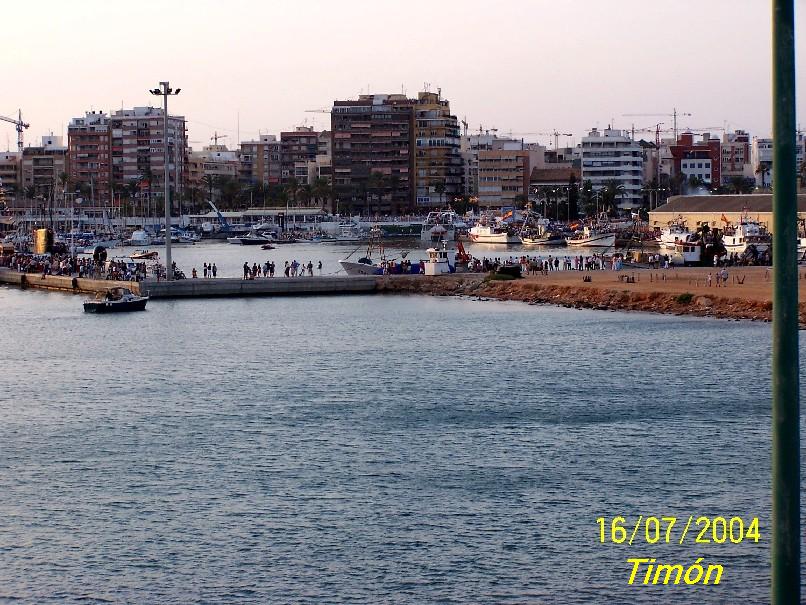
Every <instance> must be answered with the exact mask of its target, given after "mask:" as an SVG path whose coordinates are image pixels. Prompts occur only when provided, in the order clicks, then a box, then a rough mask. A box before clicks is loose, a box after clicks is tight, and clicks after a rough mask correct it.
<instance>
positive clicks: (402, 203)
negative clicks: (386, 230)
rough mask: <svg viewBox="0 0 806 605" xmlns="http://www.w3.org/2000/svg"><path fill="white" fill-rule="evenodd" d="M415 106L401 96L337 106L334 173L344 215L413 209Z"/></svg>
mask: <svg viewBox="0 0 806 605" xmlns="http://www.w3.org/2000/svg"><path fill="white" fill-rule="evenodd" d="M415 105H416V100H413V99H409V98H407V97H406V96H405V95H402V94H370V95H361V96H359V97H358V99H356V100H348V101H334V103H333V110H332V112H331V131H332V171H333V187H334V194H335V198H336V203H337V207H338V208H339V210H340V211H350V212H352V211H362V210H363V211H366V212H371V211H372V212H382V213H389V212H391V213H400V212H403V211H405V210H413V209H414V206H415V192H416V189H415V186H414V185H415V183H414V179H413V175H414V161H415V158H414V150H415V121H414V116H415V112H414V106H415ZM373 174H375V175H378V176H373V177H372V178H371V175H373ZM370 205H371V206H372V208H370Z"/></svg>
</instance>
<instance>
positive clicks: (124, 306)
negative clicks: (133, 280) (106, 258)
mask: <svg viewBox="0 0 806 605" xmlns="http://www.w3.org/2000/svg"><path fill="white" fill-rule="evenodd" d="M147 302H148V296H137V295H136V294H134V293H132V291H131V290H129V289H128V288H122V287H116V288H109V289H107V290H106V292H98V293H97V294H96V295H95V298H94V299H90V300H85V301H84V311H85V312H86V313H121V312H125V311H145V308H146V303H147Z"/></svg>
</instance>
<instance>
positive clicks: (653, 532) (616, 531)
mask: <svg viewBox="0 0 806 605" xmlns="http://www.w3.org/2000/svg"><path fill="white" fill-rule="evenodd" d="M608 521H609V522H608ZM680 521H681V522H680V523H678V518H677V517H654V516H648V517H644V515H639V516H638V517H637V518H636V519H635V521H634V522H633V521H632V520H630V521H628V520H627V519H626V518H625V517H613V519H612V520H608V519H607V518H606V517H598V518H597V519H596V523H597V524H598V525H599V542H601V543H602V544H605V543H607V542H611V543H613V544H623V543H624V542H626V543H628V544H630V545H632V543H633V542H634V541H635V540H637V541H638V542H644V543H646V544H657V543H658V542H661V543H666V544H671V543H674V542H677V543H678V544H683V543H684V542H685V540H686V538H687V537H688V538H689V541H690V542H694V543H695V544H710V543H712V542H713V543H716V544H724V543H725V542H732V543H733V544H740V543H741V542H743V541H748V542H755V543H758V541H759V538H760V532H759V524H758V517H753V518H752V519H750V521H749V523H745V521H744V519H742V517H731V518H730V519H727V518H725V517H706V516H700V517H696V519H695V517H694V515H690V516H689V517H688V519H686V518H685V517H683V518H682V519H680ZM692 526H693V527H692ZM608 530H609V531H608ZM642 530H643V531H642Z"/></svg>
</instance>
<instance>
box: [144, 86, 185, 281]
mask: <svg viewBox="0 0 806 605" xmlns="http://www.w3.org/2000/svg"><path fill="white" fill-rule="evenodd" d="M180 90H182V89H181V88H177V89H176V90H173V89H172V88H171V87H170V86H169V84H168V82H160V88H153V89H151V90H150V91H149V92H150V93H151V94H152V95H156V96H162V98H163V105H162V148H163V149H162V150H163V157H164V160H163V162H164V163H163V172H164V173H165V190H164V193H163V195H164V196H165V276H166V278H167V279H168V280H172V279H173V278H174V270H173V263H172V262H171V195H170V193H171V191H170V184H169V178H168V177H169V175H168V96H169V95H178V94H179V91H180ZM175 144H176V142H174V145H175Z"/></svg>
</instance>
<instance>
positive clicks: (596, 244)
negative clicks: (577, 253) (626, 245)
mask: <svg viewBox="0 0 806 605" xmlns="http://www.w3.org/2000/svg"><path fill="white" fill-rule="evenodd" d="M565 243H566V244H568V245H569V246H571V247H572V248H612V247H613V246H615V245H616V234H615V233H603V234H601V235H592V236H590V237H583V238H579V239H574V238H572V237H569V238H568V239H566V240H565Z"/></svg>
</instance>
